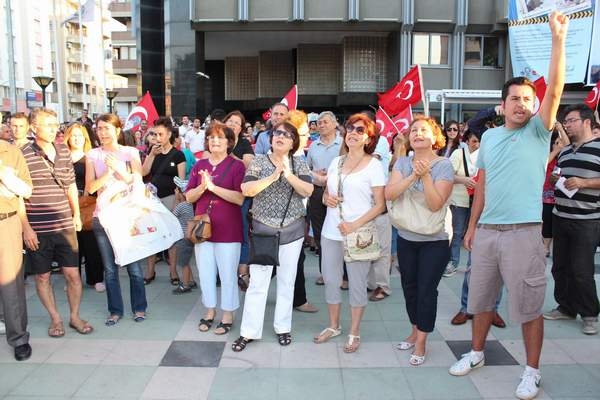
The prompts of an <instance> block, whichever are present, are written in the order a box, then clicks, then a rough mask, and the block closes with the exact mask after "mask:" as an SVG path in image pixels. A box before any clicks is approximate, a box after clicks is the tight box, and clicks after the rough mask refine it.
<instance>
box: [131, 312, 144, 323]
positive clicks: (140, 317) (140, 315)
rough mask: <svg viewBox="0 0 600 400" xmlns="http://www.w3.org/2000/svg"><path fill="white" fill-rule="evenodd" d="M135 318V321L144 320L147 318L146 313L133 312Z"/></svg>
mask: <svg viewBox="0 0 600 400" xmlns="http://www.w3.org/2000/svg"><path fill="white" fill-rule="evenodd" d="M133 320H134V321H135V322H144V321H145V320H146V314H138V313H135V314H133Z"/></svg>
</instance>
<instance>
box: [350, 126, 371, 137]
mask: <svg viewBox="0 0 600 400" xmlns="http://www.w3.org/2000/svg"><path fill="white" fill-rule="evenodd" d="M354 131H356V133H358V134H359V135H364V134H365V133H367V128H365V127H364V126H356V125H346V133H352V132H354Z"/></svg>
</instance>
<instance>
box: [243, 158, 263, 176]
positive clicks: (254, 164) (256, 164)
mask: <svg viewBox="0 0 600 400" xmlns="http://www.w3.org/2000/svg"><path fill="white" fill-rule="evenodd" d="M262 160H263V157H262V156H260V155H258V156H256V157H254V159H253V160H252V161H251V162H250V165H248V169H246V174H245V175H244V180H243V182H251V181H256V180H258V179H260V170H261V165H262Z"/></svg>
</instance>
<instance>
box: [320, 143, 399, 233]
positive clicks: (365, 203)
mask: <svg viewBox="0 0 600 400" xmlns="http://www.w3.org/2000/svg"><path fill="white" fill-rule="evenodd" d="M386 142H387V140H386ZM339 160H340V157H336V158H334V159H333V160H332V161H331V165H330V166H329V169H328V171H327V192H328V193H330V194H334V195H336V196H339V194H338V175H339V168H338V164H339ZM341 179H342V182H343V183H342V190H343V193H342V199H343V201H342V213H343V217H344V221H348V222H352V221H355V220H357V219H358V218H360V217H362V216H363V215H364V214H365V213H366V212H368V211H369V210H370V209H371V207H373V188H374V187H383V186H385V176H384V174H383V167H382V166H381V161H379V160H378V159H376V158H375V157H372V158H371V160H370V161H369V164H367V166H366V167H365V168H363V169H361V170H360V171H358V172H354V173H351V174H348V175H343V174H342V176H341ZM341 222H342V221H341V219H340V210H339V208H338V207H336V208H331V207H328V208H327V214H326V216H325V222H324V223H323V230H322V231H321V235H323V236H324V237H326V238H327V239H330V240H342V239H343V237H342V234H341V233H340V230H339V228H338V225H339V224H340V223H341Z"/></svg>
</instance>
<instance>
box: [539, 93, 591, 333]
mask: <svg viewBox="0 0 600 400" xmlns="http://www.w3.org/2000/svg"><path fill="white" fill-rule="evenodd" d="M564 115H565V118H564V120H563V125H564V127H565V130H566V132H567V135H568V136H569V139H571V145H569V146H567V147H565V148H564V149H563V150H562V151H561V153H560V155H559V156H558V167H559V168H560V174H561V176H562V177H563V178H566V180H565V181H564V186H565V187H566V188H567V189H568V190H569V191H571V190H576V192H575V193H574V194H573V193H569V194H567V193H564V191H562V190H561V189H559V188H558V187H557V188H556V189H555V191H554V195H555V198H556V205H555V207H554V215H553V219H552V236H553V238H554V242H553V261H554V262H553V264H552V276H553V277H554V299H555V300H556V302H557V303H558V307H556V308H555V309H554V310H552V311H550V312H547V313H545V314H544V318H545V319H550V320H555V319H575V318H576V317H577V315H578V314H579V315H581V318H582V320H583V329H582V331H583V333H585V334H587V335H595V334H596V333H598V328H597V326H596V325H597V323H598V313H599V312H600V305H599V303H598V295H597V293H596V282H595V281H594V254H595V253H596V246H597V245H598V241H599V240H600V201H599V200H600V198H599V196H600V140H599V139H596V138H595V137H594V134H593V132H592V124H593V122H594V115H593V114H592V110H591V109H590V108H588V107H587V106H586V105H585V104H577V105H573V106H570V107H568V108H567V109H566V110H565V112H564ZM559 186H560V183H559Z"/></svg>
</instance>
